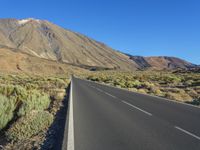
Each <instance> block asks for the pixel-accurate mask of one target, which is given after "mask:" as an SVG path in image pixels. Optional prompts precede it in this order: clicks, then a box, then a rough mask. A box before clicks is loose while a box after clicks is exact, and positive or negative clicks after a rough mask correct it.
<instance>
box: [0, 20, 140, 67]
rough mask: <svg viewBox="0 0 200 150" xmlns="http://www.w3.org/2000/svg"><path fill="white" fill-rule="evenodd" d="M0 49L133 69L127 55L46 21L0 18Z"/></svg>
mask: <svg viewBox="0 0 200 150" xmlns="http://www.w3.org/2000/svg"><path fill="white" fill-rule="evenodd" d="M0 46H1V47H6V48H11V49H12V50H14V51H17V52H23V53H27V54H30V55H32V56H36V57H39V58H43V59H48V60H54V61H59V62H62V63H67V64H73V65H78V66H83V67H84V66H86V67H94V66H95V67H99V68H110V69H114V68H116V69H122V70H135V69H136V68H138V65H137V64H136V63H135V62H133V61H131V60H130V59H129V57H128V56H126V55H124V54H122V53H119V52H117V51H115V50H113V49H112V48H110V47H108V46H106V45H105V44H103V43H100V42H97V41H95V40H92V39H90V38H88V37H86V36H84V35H82V34H79V33H76V32H72V31H69V30H66V29H63V28H61V27H59V26H57V25H54V24H53V23H50V22H48V21H46V20H37V19H23V20H16V19H1V20H0Z"/></svg>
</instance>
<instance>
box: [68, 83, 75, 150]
mask: <svg viewBox="0 0 200 150" xmlns="http://www.w3.org/2000/svg"><path fill="white" fill-rule="evenodd" d="M72 85H73V84H72V80H71V89H70V99H69V100H70V105H69V127H68V139H67V150H74V115H73V95H72V89H73V86H72Z"/></svg>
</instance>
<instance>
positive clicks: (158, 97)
mask: <svg viewBox="0 0 200 150" xmlns="http://www.w3.org/2000/svg"><path fill="white" fill-rule="evenodd" d="M79 79H80V78H79ZM81 80H85V81H88V82H91V83H96V84H99V85H104V86H108V87H112V88H115V89H119V90H124V91H127V92H130V93H136V94H140V95H145V96H150V97H155V98H157V99H159V100H161V99H162V100H166V101H169V102H172V103H177V104H182V105H186V106H191V107H194V108H200V107H199V106H195V105H192V104H187V103H184V102H179V101H176V100H171V99H167V98H164V97H160V96H156V95H150V94H143V93H139V92H134V91H130V90H128V89H125V88H118V87H115V86H113V85H108V84H105V83H100V82H95V81H91V80H86V79H81Z"/></svg>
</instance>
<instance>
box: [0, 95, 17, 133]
mask: <svg viewBox="0 0 200 150" xmlns="http://www.w3.org/2000/svg"><path fill="white" fill-rule="evenodd" d="M14 110H15V100H14V99H13V98H10V99H9V98H7V97H6V96H3V95H1V94H0V130H1V129H3V128H4V127H6V125H7V123H8V122H9V121H10V120H11V119H12V118H13V111H14Z"/></svg>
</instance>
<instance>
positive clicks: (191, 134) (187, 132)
mask: <svg viewBox="0 0 200 150" xmlns="http://www.w3.org/2000/svg"><path fill="white" fill-rule="evenodd" d="M175 128H176V129H178V130H180V131H182V132H184V133H186V134H188V135H190V136H192V137H194V138H196V139H198V140H200V137H199V136H197V135H195V134H193V133H191V132H189V131H186V130H184V129H182V128H180V127H178V126H175Z"/></svg>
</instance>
